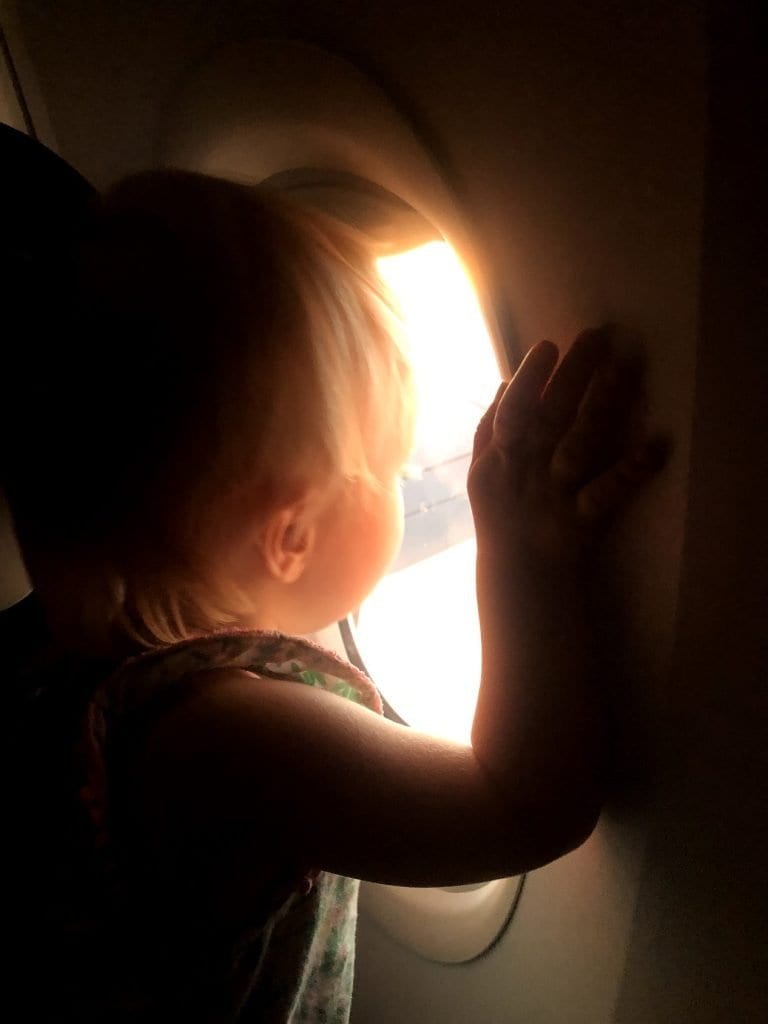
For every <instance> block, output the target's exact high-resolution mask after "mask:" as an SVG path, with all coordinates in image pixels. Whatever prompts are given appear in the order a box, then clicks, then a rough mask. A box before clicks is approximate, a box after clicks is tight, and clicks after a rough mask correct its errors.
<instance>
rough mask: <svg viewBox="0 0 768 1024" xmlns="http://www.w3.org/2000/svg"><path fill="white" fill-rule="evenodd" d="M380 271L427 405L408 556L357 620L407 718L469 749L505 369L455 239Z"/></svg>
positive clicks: (392, 259) (412, 475) (410, 487)
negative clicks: (490, 482) (493, 418)
mask: <svg viewBox="0 0 768 1024" xmlns="http://www.w3.org/2000/svg"><path fill="white" fill-rule="evenodd" d="M379 269H380V271H381V274H382V276H383V278H384V280H385V281H386V282H387V284H388V285H389V287H390V288H391V289H392V291H393V292H394V294H395V297H396V299H397V301H398V303H399V305H400V308H401V311H402V315H403V321H404V327H405V332H406V338H407V341H408V344H409V349H410V356H411V361H412V363H413V367H414V372H415V376H416V382H417V391H418V402H419V407H418V418H417V424H416V443H415V447H414V451H413V454H412V457H411V461H410V463H409V466H408V467H407V471H406V474H405V477H404V480H403V484H402V486H403V498H404V504H405V536H404V540H403V544H402V548H401V550H400V553H399V555H398V557H397V559H396V561H395V562H394V564H393V566H392V568H391V571H390V573H389V574H388V575H387V576H386V577H385V578H384V579H383V580H381V582H380V583H379V585H378V586H377V587H376V589H375V591H374V592H373V593H372V594H371V595H370V597H368V598H367V600H366V601H365V602H364V604H363V605H362V607H361V608H360V609H359V610H358V612H357V614H356V616H355V617H354V626H353V628H354V637H355V641H356V644H357V648H358V651H359V653H360V656H361V657H362V660H363V662H364V664H365V667H366V669H367V670H368V672H369V673H370V674H371V676H372V678H373V679H374V680H375V682H376V684H377V685H378V686H379V688H380V689H381V691H382V693H383V694H384V696H385V698H386V700H387V701H388V703H389V704H390V705H391V706H392V708H393V709H394V710H395V711H396V712H397V714H398V715H400V716H401V717H402V718H403V719H404V720H405V721H407V722H408V723H409V724H410V725H412V726H414V727H415V728H418V729H423V730H425V731H428V732H431V733H434V734H436V735H441V736H446V737H450V738H452V739H457V740H461V741H467V740H468V739H469V733H470V728H471V724H472V715H473V713H474V707H475V702H476V699H477V688H478V684H479V676H480V637H479V626H478V620H477V607H476V602H475V585H474V575H475V570H474V566H475V542H474V529H473V525H472V516H471V512H470V508H469V501H468V499H467V492H466V477H467V470H468V468H469V462H470V454H471V451H472V440H473V436H474V432H475V428H476V426H477V421H478V419H479V417H480V416H481V414H482V413H483V411H484V410H485V408H486V407H487V405H488V403H489V402H490V401H491V399H492V397H493V395H494V393H495V391H496V388H497V387H498V382H499V369H498V366H497V363H496V358H495V356H494V352H493V347H492V344H491V341H490V338H489V336H488V332H487V328H486V326H485V322H484V320H483V316H482V313H481V311H480V307H479V303H478V301H477V297H476V295H475V292H474V289H473V287H472V284H471V281H470V280H469V277H468V276H467V274H466V272H465V271H464V269H463V267H462V265H461V263H460V261H459V259H458V257H457V256H456V253H455V252H454V251H453V249H452V248H451V247H450V246H449V245H448V244H447V243H446V242H442V241H433V242H429V243H427V244H426V245H421V246H419V247H418V248H415V249H411V250H410V251H408V252H404V253H400V254H398V255H394V256H386V257H382V258H381V259H380V261H379Z"/></svg>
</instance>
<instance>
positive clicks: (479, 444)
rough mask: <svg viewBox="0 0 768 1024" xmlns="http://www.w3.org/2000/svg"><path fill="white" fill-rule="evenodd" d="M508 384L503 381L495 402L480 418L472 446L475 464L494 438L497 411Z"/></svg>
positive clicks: (494, 399)
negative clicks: (494, 422)
mask: <svg viewBox="0 0 768 1024" xmlns="http://www.w3.org/2000/svg"><path fill="white" fill-rule="evenodd" d="M508 384H509V381H507V380H503V381H502V382H501V384H499V387H498V390H497V391H496V394H495V395H494V398H493V401H492V402H491V404H490V405H489V406H488V408H487V409H486V410H485V412H484V413H483V415H482V416H481V417H480V421H479V423H478V424H477V429H476V430H475V439H474V442H473V444H472V461H473V462H474V461H475V459H476V458H477V457H478V455H479V454H480V452H482V451H484V450H485V449H486V448H487V446H488V444H489V443H490V440H491V438H492V437H493V421H494V418H495V416H496V410H497V409H498V407H499V402H500V401H501V396H502V395H503V394H504V392H505V391H506V389H507V385H508Z"/></svg>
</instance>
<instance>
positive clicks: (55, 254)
mask: <svg viewBox="0 0 768 1024" xmlns="http://www.w3.org/2000/svg"><path fill="white" fill-rule="evenodd" d="M0 166H2V168H3V204H2V216H1V218H0V219H1V220H2V225H3V228H2V232H0V282H2V291H1V292H0V310H1V311H2V322H3V336H4V339H5V344H4V346H3V374H2V379H3V380H4V382H5V387H4V389H3V394H2V398H1V399H0V485H2V486H0V652H1V653H0V657H1V658H2V665H3V672H4V673H5V672H6V671H10V674H11V677H12V676H13V673H14V670H15V669H17V668H19V667H20V666H21V664H22V663H23V661H24V660H26V658H27V657H29V656H30V655H34V653H35V652H36V651H39V650H40V649H41V648H42V647H43V645H44V644H45V641H46V637H47V633H46V626H45V620H44V616H43V613H42V609H41V608H40V605H39V602H38V600H37V598H36V595H35V594H34V592H31V584H30V581H29V578H28V576H27V574H26V570H25V568H24V564H23V559H22V557H21V553H20V551H19V549H18V545H17V543H16V539H15V535H14V530H13V524H12V520H11V513H10V509H9V508H8V505H7V503H6V500H5V495H4V493H3V488H7V489H8V490H9V491H10V492H12V490H13V468H14V464H15V462H16V460H17V459H23V458H25V457H27V453H26V452H25V449H26V447H27V446H26V445H25V443H24V438H25V435H26V436H27V437H29V438H31V437H32V436H33V433H34V416H33V410H34V397H33V396H32V394H31V391H30V385H29V383H28V382H30V381H32V380H33V379H34V377H33V374H34V367H35V362H36V361H37V360H39V359H41V358H44V352H42V351H41V349H40V346H39V345H36V344H35V338H36V337H37V338H38V339H40V338H41V337H43V335H42V334H41V333H40V332H41V331H45V330H54V331H55V328H56V318H57V313H58V312H59V311H60V309H61V303H62V302H63V300H64V297H65V295H64V290H65V289H66V282H67V274H66V271H65V265H66V259H67V250H68V247H69V245H70V242H71V239H72V237H73V235H74V231H75V230H76V228H77V224H78V222H79V221H80V220H81V218H82V217H83V214H84V211H85V208H86V205H87V203H88V201H89V200H90V198H91V197H92V196H93V195H95V190H94V189H93V188H92V186H91V185H90V184H89V183H88V182H87V181H86V180H85V178H83V177H82V176H81V175H80V174H79V173H78V172H77V171H75V170H74V168H72V167H70V165H69V164H68V163H66V161H64V160H62V159H61V157H59V156H57V155H56V154H55V153H54V152H53V151H52V150H50V149H48V148H46V147H45V146H43V145H42V144H41V143H39V142H37V141H36V140H35V139H33V138H30V137H29V136H28V135H25V134H24V133H23V132H20V131H17V130H16V129H14V128H11V127H9V126H8V125H6V124H0ZM31 414H32V415H31Z"/></svg>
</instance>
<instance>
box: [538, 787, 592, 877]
mask: <svg viewBox="0 0 768 1024" xmlns="http://www.w3.org/2000/svg"><path fill="white" fill-rule="evenodd" d="M601 807H602V799H601V798H600V797H599V796H598V795H597V794H590V795H589V796H584V797H581V798H578V799H570V800H568V801H567V803H563V802H560V801H556V802H553V803H551V804H547V805H545V806H539V807H537V809H536V812H535V814H534V815H532V820H533V822H534V827H533V828H532V830H531V835H530V838H531V840H532V842H531V849H530V851H529V855H530V864H529V865H528V867H527V870H531V869H534V868H538V867H543V866H544V865H545V864H549V863H551V862H552V861H554V860H558V859H559V858H560V857H564V856H565V855H566V854H568V853H572V852H573V851H574V850H576V849H578V848H579V847H580V846H581V845H582V844H583V843H585V842H586V841H587V839H589V837H590V836H591V835H592V833H593V832H594V830H595V828H596V826H597V823H598V821H599V819H600V811H601Z"/></svg>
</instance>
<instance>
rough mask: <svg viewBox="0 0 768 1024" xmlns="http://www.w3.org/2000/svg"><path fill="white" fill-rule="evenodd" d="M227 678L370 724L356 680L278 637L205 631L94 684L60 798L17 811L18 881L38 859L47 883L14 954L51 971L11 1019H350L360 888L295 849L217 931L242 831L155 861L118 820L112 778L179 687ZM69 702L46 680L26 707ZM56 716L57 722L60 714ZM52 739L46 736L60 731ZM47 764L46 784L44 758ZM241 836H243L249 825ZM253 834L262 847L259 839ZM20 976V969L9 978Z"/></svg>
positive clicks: (192, 841)
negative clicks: (21, 868)
mask: <svg viewBox="0 0 768 1024" xmlns="http://www.w3.org/2000/svg"><path fill="white" fill-rule="evenodd" d="M225 667H226V668H237V669H246V670H248V671H250V672H253V673H254V679H253V685H254V686H258V685H259V678H258V677H264V676H267V677H270V678H273V679H280V680H284V681H285V683H286V685H288V684H290V683H299V684H302V685H305V686H314V687H319V688H321V689H324V690H327V691H328V692H330V693H333V694H335V695H337V696H338V697H340V698H342V699H346V700H352V701H355V702H356V703H359V704H362V705H363V706H365V707H367V708H369V709H370V710H371V711H373V712H375V713H379V714H380V713H381V700H380V698H379V695H378V693H377V691H376V689H375V687H374V686H373V684H372V683H371V681H370V680H369V679H368V678H367V677H366V676H365V675H364V674H363V673H361V672H359V671H358V670H357V669H355V668H354V667H352V666H351V665H349V664H347V663H346V662H344V661H342V660H341V659H339V658H337V657H336V656H335V655H333V654H331V653H330V652H328V651H325V650H323V649H321V648H319V647H317V646H315V645H313V644H311V643H309V642H307V641H304V640H301V639H298V638H295V637H287V636H284V635H282V634H275V633H255V632H239V633H228V634H217V635H214V636H210V637H207V638H203V639H198V640H192V641H187V642H184V643H181V644H177V645H173V646H170V647H166V648H163V649H160V650H157V651H153V652H149V653H147V654H143V655H140V656H139V657H137V658H133V659H131V660H129V661H127V662H125V663H124V664H123V665H122V666H120V667H119V668H118V669H117V670H116V671H113V672H110V673H109V674H108V677H107V678H106V679H105V680H103V681H101V682H99V683H98V684H97V685H96V686H95V687H93V686H92V687H90V688H89V691H88V696H87V699H86V700H84V701H82V702H81V705H80V710H79V712H78V713H77V714H75V715H70V720H71V721H72V722H75V723H77V730H76V731H75V732H73V733H71V735H74V736H75V739H76V742H75V743H74V744H72V749H73V750H74V754H73V758H72V760H71V762H70V763H69V764H65V763H64V761H63V760H62V761H61V765H60V772H59V777H58V785H54V784H53V781H51V784H50V785H48V784H46V786H45V788H46V795H47V793H48V792H49V791H56V792H57V793H58V797H57V798H56V799H55V800H53V802H51V800H50V799H49V800H47V802H46V800H40V799H37V802H35V800H34V799H33V800H32V801H31V803H30V804H29V806H28V807H27V821H28V826H29V827H28V833H29V835H30V836H31V837H33V842H32V846H34V849H32V848H31V847H30V851H29V855H28V856H27V857H26V859H24V858H22V859H24V864H25V868H26V869H29V865H30V864H34V863H45V865H46V877H45V879H44V880H42V879H41V878H40V874H39V872H38V874H37V878H38V883H39V884H37V885H34V884H33V886H32V894H31V896H29V895H28V897H27V898H26V900H27V907H28V911H29V913H28V915H27V916H28V917H30V916H31V917H33V918H34V919H35V921H36V925H35V927H34V929H30V928H28V927H26V924H25V923H22V925H21V927H20V929H19V931H20V941H19V943H18V946H17V949H20V950H21V951H22V960H24V961H27V960H28V961H29V962H31V961H32V960H33V959H34V965H35V972H37V973H38V976H39V971H40V970H41V969H43V970H47V971H48V977H49V986H48V989H47V995H46V993H45V992H42V994H41V991H38V992H36V993H34V999H31V1001H30V1003H29V1011H30V1014H29V1016H28V1017H27V1018H25V1017H24V1016H23V1015H21V1016H20V1017H17V1018H16V1019H17V1020H24V1019H29V1020H30V1021H31V1020H33V1019H34V1020H35V1021H36V1022H48V1021H50V1022H53V1021H57V1022H58V1021H61V1022H64V1021H67V1022H68V1021H78V1022H79V1024H96V1022H98V1024H107V1022H109V1024H134V1022H136V1024H138V1022H142V1024H148V1022H152V1024H155V1022H157V1024H159V1022H160V1021H163V1022H164V1024H167V1022H170V1021H176V1020H179V1021H181V1020H184V1021H185V1022H190V1024H191V1022H194V1024H198V1022H199V1024H203V1022H205V1024H214V1022H216V1024H219V1022H221V1024H223V1022H235V1021H236V1022H238V1024H246V1022H254V1024H255V1022H259V1024H346V1022H347V1021H348V1019H349V1011H350V1002H351V995H352V980H353V971H354V943H355V927H356V918H357V890H358V882H357V881H356V880H354V879H349V878H344V877H341V876H338V875H333V874H330V873H328V872H324V871H317V870H316V869H315V868H314V867H313V866H312V865H307V864H304V863H303V862H302V859H301V856H300V853H297V857H296V860H295V862H294V863H292V864H288V865H286V866H285V871H284V872H283V874H282V875H281V877H278V878H272V877H270V884H269V886H268V887H267V888H266V890H265V888H264V886H261V887H258V888H257V891H256V892H255V894H252V893H247V892H244V893H243V896H242V906H239V905H238V908H237V913H236V914H234V915H232V914H230V915H227V917H226V919H224V920H222V919H221V918H217V917H216V915H212V914H211V913H210V908H209V905H208V901H207V896H206V894H207V893H208V892H209V890H210V882H211V879H218V878H220V877H221V872H222V871H226V866H227V863H228V858H229V857H230V855H231V853H232V851H236V850H237V847H238V839H239V837H238V835H237V834H236V833H233V834H232V835H223V836H222V837H220V841H219V837H217V838H216V840H215V842H214V844H213V846H212V845H211V843H210V837H209V838H208V839H207V840H206V842H205V843H203V842H197V841H196V837H188V840H189V841H188V842H185V844H183V848H182V847H176V848H174V850H173V853H172V854H171V855H169V857H168V858H167V860H164V859H163V858H162V857H161V858H160V861H159V862H158V860H157V858H156V857H154V856H153V857H145V856H142V851H141V849H139V848H137V846H136V844H135V843H134V842H133V841H132V831H131V826H130V815H123V814H122V812H121V808H122V807H124V806H128V805H129V803H130V801H129V800H126V794H127V793H128V791H129V789H130V786H131V779H130V773H129V772H125V773H124V772H122V771H121V768H122V766H123V765H124V764H125V763H127V762H129V761H130V757H129V756H126V755H129V753H130V750H131V749H132V745H133V744H136V743H139V744H140V743H141V737H142V736H143V735H144V730H145V728H146V726H147V725H148V724H149V723H151V722H152V721H153V720H155V719H156V718H157V716H158V715H160V714H161V713H162V712H163V710H164V709H167V708H169V707H171V706H173V704H174V703H175V702H176V701H177V700H179V699H181V697H182V695H184V694H187V693H188V692H189V687H190V686H204V685H206V673H205V671H204V670H206V669H212V668H225ZM65 692H66V686H64V685H62V683H61V681H58V685H57V680H55V679H54V680H52V681H51V683H50V685H48V686H43V687H40V688H38V689H37V690H36V691H35V692H34V694H32V700H31V705H30V706H31V708H32V709H33V715H32V717H33V718H34V717H35V716H34V708H35V702H37V706H38V707H44V705H45V700H46V696H50V694H51V693H53V694H56V695H57V699H58V701H59V705H61V701H62V696H61V695H62V694H63V693H65ZM59 710H60V709H59ZM38 717H40V716H39V715H38ZM42 717H43V718H44V717H45V715H44V714H43V716H42ZM54 717H56V719H57V723H60V722H61V721H63V718H62V716H61V714H60V713H59V712H55V714H54ZM65 717H66V716H65ZM56 730H57V731H56V735H57V736H58V735H59V731H60V725H58V726H57V727H56ZM293 753H294V754H295V752H293ZM34 760H35V758H34V756H32V757H30V759H29V764H30V770H31V772H32V774H34V771H33V770H32V769H33V764H32V762H33V761H34ZM37 760H38V761H40V760H41V759H40V758H38V759H37ZM42 760H43V761H45V759H42ZM45 763H46V764H47V765H48V767H47V768H46V770H45V772H44V773H43V775H44V777H49V776H50V767H51V762H50V757H49V758H48V760H47V761H45ZM38 775H40V772H39V771H38ZM38 796H39V794H38ZM67 796H68V797H69V798H70V799H67ZM35 807H37V808H39V810H35V809H34V808H35ZM30 808H32V810H30ZM40 818H45V821H43V822H41V821H40V820H39V819H40ZM52 822H53V824H52ZM41 824H42V830H41V828H40V827H39V826H41ZM248 827H249V829H251V833H252V834H251V837H250V838H251V840H252V839H253V829H254V828H255V829H256V830H258V822H256V823H252V822H251V823H249V826H248ZM22 831H23V828H22ZM257 838H258V839H259V841H260V842H262V843H263V844H265V845H266V846H268V845H269V836H268V835H262V836H260V837H259V836H257ZM52 845H55V847H56V849H57V864H56V870H55V871H53V873H52V874H53V877H51V871H50V868H49V863H50V850H51V846H52ZM257 845H258V844H257ZM251 848H253V846H252V845H251V846H250V847H249V849H251ZM31 870H32V872H33V873H34V869H31ZM241 872H242V868H240V872H239V873H238V876H237V877H240V873H241ZM238 891H239V890H238ZM30 900H31V902H30ZM33 906H34V908H35V911H36V912H35V913H34V914H33V913H32V908H33ZM21 916H22V918H23V917H24V915H23V914H22V915H21ZM26 923H27V924H28V922H26ZM30 930H32V932H33V934H32V935H29V934H28V933H29V931H30ZM23 933H26V934H23ZM25 939H26V942H27V944H28V946H25ZM25 949H26V950H27V953H26V956H25V953H24V950H25ZM28 966H29V963H28V962H25V963H22V964H21V965H20V971H21V973H23V972H24V970H25V969H26V967H28ZM33 973H34V972H33ZM52 993H53V995H51V994H52ZM35 1000H37V1001H35ZM33 1007H34V1009H33Z"/></svg>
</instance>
